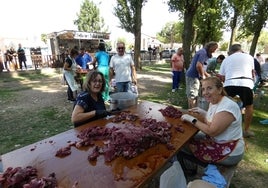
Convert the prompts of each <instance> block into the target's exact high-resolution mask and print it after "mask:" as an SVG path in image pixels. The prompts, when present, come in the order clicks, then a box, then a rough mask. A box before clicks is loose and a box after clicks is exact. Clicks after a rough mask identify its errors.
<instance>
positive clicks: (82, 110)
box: [72, 71, 109, 127]
mask: <svg viewBox="0 0 268 188" xmlns="http://www.w3.org/2000/svg"><path fill="white" fill-rule="evenodd" d="M105 84H106V83H105V78H104V76H103V74H102V73H101V72H98V71H92V72H89V73H88V74H87V76H86V80H85V82H84V85H83V86H84V88H83V89H84V91H83V92H81V93H80V94H79V95H78V96H77V99H76V102H75V106H74V110H73V113H72V122H73V124H74V126H75V127H78V126H80V125H83V124H85V123H88V122H90V121H93V120H96V119H99V118H103V117H105V116H107V115H108V114H109V113H108V112H107V111H106V108H105V104H104V100H103V98H102V92H103V91H104V89H105Z"/></svg>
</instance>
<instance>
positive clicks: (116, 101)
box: [110, 92, 138, 110]
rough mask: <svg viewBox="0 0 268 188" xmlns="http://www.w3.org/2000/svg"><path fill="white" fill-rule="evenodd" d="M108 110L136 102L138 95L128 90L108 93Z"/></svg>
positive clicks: (121, 107)
mask: <svg viewBox="0 0 268 188" xmlns="http://www.w3.org/2000/svg"><path fill="white" fill-rule="evenodd" d="M110 99H111V100H110V102H111V104H110V110H116V109H120V110H122V109H125V108H128V107H130V106H134V105H136V104H137V101H138V96H137V95H136V94H134V93H130V92H118V93H113V94H111V95H110Z"/></svg>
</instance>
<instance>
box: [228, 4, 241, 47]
mask: <svg viewBox="0 0 268 188" xmlns="http://www.w3.org/2000/svg"><path fill="white" fill-rule="evenodd" d="M238 15H239V13H238V10H237V9H236V8H235V10H234V17H233V20H232V23H231V37H230V44H229V51H230V48H231V46H232V45H233V43H234V41H235V38H236V29H237V18H238Z"/></svg>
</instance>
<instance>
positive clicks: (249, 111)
mask: <svg viewBox="0 0 268 188" xmlns="http://www.w3.org/2000/svg"><path fill="white" fill-rule="evenodd" d="M229 54H230V56H228V57H226V58H225V59H224V60H223V62H222V64H221V67H220V71H219V77H220V78H221V79H222V81H224V89H225V90H226V92H227V94H228V95H229V96H230V97H234V96H236V95H238V96H239V97H240V99H241V101H242V102H243V107H245V116H244V137H252V136H254V133H253V132H251V131H250V130H249V127H250V123H251V121H252V116H253V91H252V89H253V87H254V73H255V71H254V58H253V57H252V56H251V55H249V54H246V53H244V52H243V51H242V49H241V45H240V44H234V45H232V47H231V49H230V52H229Z"/></svg>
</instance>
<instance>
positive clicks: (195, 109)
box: [188, 107, 207, 117]
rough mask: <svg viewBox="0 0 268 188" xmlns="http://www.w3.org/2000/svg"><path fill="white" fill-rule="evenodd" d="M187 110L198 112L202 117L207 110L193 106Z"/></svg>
mask: <svg viewBox="0 0 268 188" xmlns="http://www.w3.org/2000/svg"><path fill="white" fill-rule="evenodd" d="M188 111H189V112H193V113H196V114H200V115H201V116H203V117H206V115H207V111H205V110H203V109H202V108H200V107H194V108H191V109H189V110H188Z"/></svg>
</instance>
